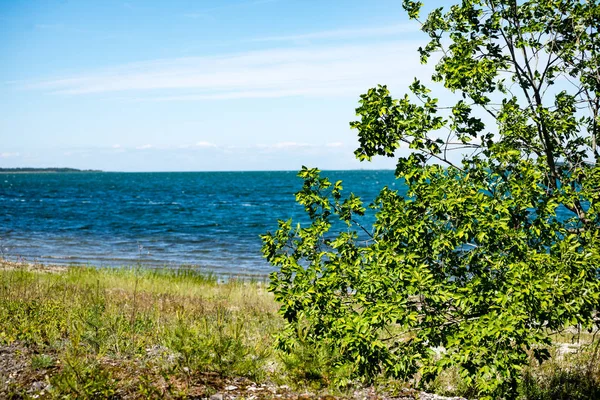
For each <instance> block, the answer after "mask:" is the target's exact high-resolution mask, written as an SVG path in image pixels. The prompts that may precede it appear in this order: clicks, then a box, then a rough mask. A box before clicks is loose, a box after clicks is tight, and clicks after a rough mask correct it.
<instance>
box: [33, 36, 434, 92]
mask: <svg viewBox="0 0 600 400" xmlns="http://www.w3.org/2000/svg"><path fill="white" fill-rule="evenodd" d="M419 44H421V43H417V42H410V41H388V42H378V43H368V44H358V45H344V46H333V45H329V46H309V47H292V48H287V49H286V48H284V49H271V50H262V51H252V52H244V53H236V54H228V55H220V56H206V57H190V58H177V59H170V60H155V61H149V62H142V63H133V64H127V65H122V66H117V67H113V68H110V69H106V70H103V71H90V72H87V73H83V74H81V75H78V76H70V77H64V78H61V79H54V80H47V81H42V82H37V83H34V84H30V85H28V86H27V88H28V89H31V90H42V91H46V92H51V93H56V94H63V95H84V94H99V93H114V92H121V93H123V92H126V93H129V95H130V96H131V97H132V98H134V99H138V100H155V101H190V100H191V101H198V100H212V99H221V100H226V99H241V98H277V97H289V96H313V97H314V96H318V97H327V96H343V95H354V96H355V95H357V94H359V93H362V92H363V91H365V90H366V89H367V88H369V87H372V86H375V85H377V84H380V83H381V84H383V83H385V84H388V85H402V86H406V85H408V84H409V83H410V82H411V81H412V79H413V77H414V76H415V75H422V72H423V71H422V69H423V68H430V67H426V66H422V65H421V64H420V63H419V60H418V57H417V56H416V55H415V54H416V48H417V47H418V45H419ZM407 54H408V55H411V56H409V57H407Z"/></svg>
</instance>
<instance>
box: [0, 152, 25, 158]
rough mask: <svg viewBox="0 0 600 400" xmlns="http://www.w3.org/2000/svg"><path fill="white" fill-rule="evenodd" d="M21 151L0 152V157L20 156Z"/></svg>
mask: <svg viewBox="0 0 600 400" xmlns="http://www.w3.org/2000/svg"><path fill="white" fill-rule="evenodd" d="M20 156H21V153H16V152H15V153H8V152H6V153H0V158H10V157H20Z"/></svg>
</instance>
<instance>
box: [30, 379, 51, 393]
mask: <svg viewBox="0 0 600 400" xmlns="http://www.w3.org/2000/svg"><path fill="white" fill-rule="evenodd" d="M47 386H48V385H47V384H46V382H43V381H36V382H33V383H32V384H31V391H32V392H41V391H42V390H44V389H46V387H47Z"/></svg>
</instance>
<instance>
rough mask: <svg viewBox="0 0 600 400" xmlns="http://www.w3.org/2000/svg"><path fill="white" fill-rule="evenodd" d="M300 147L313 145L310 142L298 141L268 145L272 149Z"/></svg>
mask: <svg viewBox="0 0 600 400" xmlns="http://www.w3.org/2000/svg"><path fill="white" fill-rule="evenodd" d="M299 147H312V146H311V145H310V144H308V143H298V142H279V143H275V144H273V145H270V146H267V148H270V149H297V148H299Z"/></svg>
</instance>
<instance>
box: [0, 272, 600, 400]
mask: <svg viewBox="0 0 600 400" xmlns="http://www.w3.org/2000/svg"><path fill="white" fill-rule="evenodd" d="M0 267H1V268H0V397H1V398H50V399H52V398H82V399H85V398H110V397H112V398H133V399H135V398H140V399H142V398H143V399H147V398H156V399H159V398H160V399H162V398H190V397H191V398H197V397H208V396H210V395H211V394H213V393H225V394H226V395H228V396H234V397H250V396H253V397H254V398H273V397H276V396H277V397H278V398H282V397H283V398H298V396H299V393H306V391H307V390H308V391H310V392H312V393H314V394H315V395H316V394H317V393H321V394H323V393H326V394H328V396H329V398H332V396H331V394H334V395H336V396H338V397H349V396H351V397H359V398H364V397H365V396H366V394H368V393H372V392H371V390H373V389H374V390H375V391H376V392H377V393H378V395H379V397H380V398H382V399H386V398H388V397H390V396H392V395H395V396H399V395H402V396H405V397H410V396H411V395H415V396H417V395H418V392H417V391H415V390H412V389H411V387H410V384H409V383H406V382H403V381H398V380H393V379H389V378H385V377H379V378H378V379H377V381H376V382H374V385H375V387H374V388H373V389H371V388H365V389H361V385H360V382H358V381H352V380H351V372H352V371H351V370H349V369H348V368H344V367H343V366H340V365H339V360H340V356H341V354H340V353H339V352H336V351H331V349H329V348H328V346H327V345H326V344H315V343H313V342H311V341H310V339H309V338H306V337H305V336H300V338H299V341H298V343H296V346H295V349H294V350H293V351H291V352H289V353H288V352H283V351H280V350H276V349H275V348H274V344H275V340H274V338H275V334H276V333H277V332H278V331H280V330H281V328H282V326H283V320H282V318H281V317H280V316H278V315H277V312H276V311H277V303H276V302H275V301H274V300H273V298H272V297H273V296H272V295H271V294H269V293H268V292H267V291H266V290H265V289H264V288H263V287H262V285H261V284H259V283H252V282H240V281H235V280H230V281H229V282H227V283H217V282H216V280H215V279H214V278H213V277H210V276H204V275H200V274H198V273H196V272H194V271H190V270H179V271H172V270H171V271H166V270H161V271H150V270H136V269H93V268H82V267H73V268H68V269H67V268H60V269H57V268H52V267H43V266H35V267H34V268H30V267H28V266H26V265H24V264H15V263H9V262H0ZM557 342H559V343H560V346H558V347H549V348H548V349H549V351H550V353H551V354H552V355H553V357H552V358H551V360H550V361H549V362H547V363H545V364H544V365H543V366H542V367H540V366H537V365H535V363H533V359H531V361H532V363H531V365H528V366H526V367H525V374H524V377H525V379H524V382H523V384H522V385H521V386H520V387H519V392H520V393H521V394H522V398H523V399H532V400H534V399H544V400H545V399H561V398H569V399H588V398H594V397H597V394H599V393H600V363H599V362H598V351H599V350H598V346H599V344H600V340H599V339H598V338H594V337H592V335H589V334H587V333H584V332H578V331H573V332H570V333H563V334H562V335H560V337H558V338H557ZM342 382H345V383H346V384H345V385H340V383H342ZM427 389H428V390H429V391H435V392H438V393H440V394H447V395H469V394H470V392H469V390H470V389H469V387H468V385H467V384H466V383H465V381H464V380H463V379H461V377H460V376H459V375H458V374H457V373H456V370H452V369H448V370H446V371H444V372H443V373H442V374H441V375H440V376H439V377H438V378H437V379H436V380H435V381H433V382H432V383H431V384H429V385H428V387H427ZM357 391H358V392H357ZM415 398H416V397H415Z"/></svg>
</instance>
